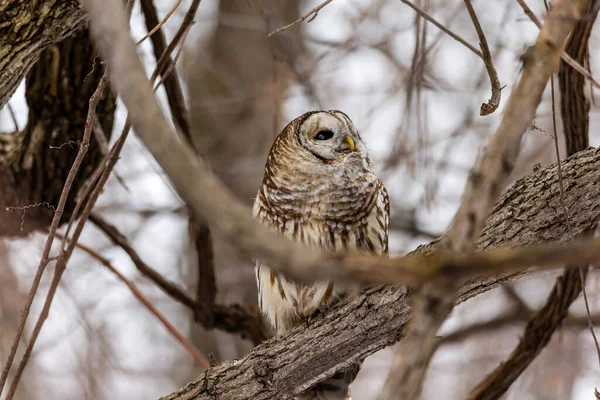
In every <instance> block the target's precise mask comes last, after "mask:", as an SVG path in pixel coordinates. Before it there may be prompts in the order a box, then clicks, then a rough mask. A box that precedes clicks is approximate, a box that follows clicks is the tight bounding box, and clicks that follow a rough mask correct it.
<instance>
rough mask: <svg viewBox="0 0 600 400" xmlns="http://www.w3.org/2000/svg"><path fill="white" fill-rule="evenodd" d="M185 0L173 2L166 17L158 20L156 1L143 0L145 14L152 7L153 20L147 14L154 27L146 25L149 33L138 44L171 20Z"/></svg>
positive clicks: (147, 18)
mask: <svg viewBox="0 0 600 400" xmlns="http://www.w3.org/2000/svg"><path fill="white" fill-rule="evenodd" d="M182 1H183V0H177V1H176V2H175V4H173V7H171V9H170V10H169V12H168V13H167V14H166V15H165V17H164V18H163V19H162V20H161V21H160V22H158V16H157V14H156V7H154V3H153V2H152V0H143V1H141V4H142V11H143V13H144V14H147V10H148V9H149V8H148V7H149V6H150V7H152V10H153V11H152V13H151V15H152V17H153V18H152V19H153V21H152V22H149V20H150V19H151V18H149V16H148V15H146V23H147V24H148V23H152V24H153V25H154V28H150V26H152V25H150V26H148V25H146V27H147V28H148V33H147V34H145V35H144V37H143V38H141V39H140V40H138V41H137V43H136V45H138V46H139V45H140V44H142V43H143V42H144V40H146V39H148V38H149V37H150V36H152V35H154V34H155V33H156V32H158V31H159V30H160V29H161V28H162V26H163V25H164V24H165V23H166V22H167V21H168V20H169V18H171V15H173V14H174V13H175V11H177V8H179V5H180V4H181V2H182ZM163 42H164V37H163ZM160 54H162V51H161V52H160Z"/></svg>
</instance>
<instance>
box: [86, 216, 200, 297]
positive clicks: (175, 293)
mask: <svg viewBox="0 0 600 400" xmlns="http://www.w3.org/2000/svg"><path fill="white" fill-rule="evenodd" d="M90 221H91V222H92V223H93V224H94V225H96V227H97V228H98V229H100V230H101V231H102V232H104V234H105V235H106V236H108V237H109V238H110V240H111V241H112V242H113V243H114V244H116V245H117V246H119V247H120V248H122V249H123V250H124V251H125V253H127V255H128V256H129V258H131V261H132V262H133V264H134V265H135V267H136V268H137V270H138V271H140V272H141V273H142V274H144V275H145V276H146V277H147V278H148V279H150V280H151V281H152V282H154V283H155V284H156V285H157V286H158V287H160V288H161V289H162V290H163V291H164V292H165V293H166V294H167V295H169V296H170V297H172V298H173V299H175V300H177V301H178V302H180V303H181V304H184V305H186V306H188V307H190V308H193V307H194V299H193V298H192V297H191V296H189V295H188V294H187V293H185V291H184V290H183V289H182V288H180V287H179V286H177V284H175V283H174V282H171V281H169V280H167V279H165V278H164V277H163V276H162V275H161V274H160V273H159V272H158V271H156V270H155V269H154V268H152V267H151V266H149V265H148V264H146V263H145V262H144V260H142V258H141V257H140V256H139V254H138V253H137V252H136V251H135V249H134V248H133V247H131V245H130V244H129V240H127V238H126V237H125V235H123V234H122V233H121V232H119V230H118V229H117V228H116V227H115V226H114V225H112V224H111V223H109V222H108V221H106V220H105V219H104V218H103V217H102V216H101V215H99V214H96V213H92V214H91V215H90Z"/></svg>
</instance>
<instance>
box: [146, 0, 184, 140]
mask: <svg viewBox="0 0 600 400" xmlns="http://www.w3.org/2000/svg"><path fill="white" fill-rule="evenodd" d="M140 5H141V7H142V12H143V13H144V19H145V21H146V28H147V29H150V27H152V26H155V25H158V24H159V22H158V15H157V14H156V7H155V6H154V2H153V0H141V1H140ZM191 12H194V13H195V11H194V10H191ZM189 13H190V11H188V14H189ZM192 17H193V16H192ZM192 21H193V19H192ZM187 25H188V23H186V24H185V26H184V28H183V29H184V30H185V31H187ZM180 29H181V28H180ZM151 40H152V49H153V51H154V58H155V59H156V61H157V63H158V61H159V60H160V59H161V58H162V57H165V58H166V59H167V64H171V63H172V62H173V61H172V60H171V56H170V54H171V52H169V51H167V44H166V39H165V35H164V34H163V32H162V29H159V30H158V32H157V33H156V34H155V35H153V36H152V37H151ZM164 54H167V55H166V56H163V55H164ZM163 71H164V69H163ZM162 75H166V74H162ZM164 87H165V93H166V94H167V101H168V103H169V108H170V110H171V115H172V117H173V122H174V123H175V126H176V127H177V129H178V130H179V131H180V132H181V133H182V134H183V136H184V137H185V138H186V140H187V141H188V142H189V143H190V144H192V138H191V130H190V122H189V113H188V110H187V108H186V107H185V101H184V98H183V91H182V90H181V86H180V84H179V78H178V76H177V71H173V72H172V73H171V74H169V77H168V78H167V79H166V80H165V82H164Z"/></svg>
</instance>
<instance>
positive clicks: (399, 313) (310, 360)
mask: <svg viewBox="0 0 600 400" xmlns="http://www.w3.org/2000/svg"><path fill="white" fill-rule="evenodd" d="M562 168H563V171H562V172H563V179H564V181H563V182H564V185H565V203H566V206H567V208H568V209H569V211H570V223H571V225H572V228H573V233H574V235H578V234H579V233H581V232H583V231H585V230H587V229H589V228H591V227H592V226H593V225H594V224H595V223H596V221H597V220H598V218H600V200H599V199H600V149H593V148H591V149H588V150H585V151H583V152H580V153H578V154H576V155H574V156H572V157H570V158H568V159H567V160H565V161H564V162H563V164H562ZM568 238H569V233H568V230H567V227H566V226H565V224H564V217H563V215H562V212H561V209H560V200H559V186H558V177H557V171H556V166H555V165H551V166H548V167H545V168H539V169H536V171H534V172H533V173H532V174H530V175H528V176H526V177H524V178H523V179H520V180H519V181H517V182H516V183H515V184H514V185H513V187H512V188H511V189H510V190H509V191H508V192H507V193H506V194H505V195H504V196H503V197H502V199H501V200H500V201H499V202H498V204H497V205H496V206H495V207H494V210H493V212H492V215H491V216H490V218H488V220H487V222H486V225H485V229H484V231H483V234H482V236H481V237H480V238H479V240H478V241H477V250H478V251H483V250H491V249H494V248H498V247H501V246H508V247H514V246H530V245H536V244H540V243H544V242H564V241H566V240H568ZM434 245H435V242H433V243H430V244H428V245H424V246H420V247H419V248H417V249H416V250H415V251H414V252H413V254H420V255H426V254H430V253H431V252H432V251H433V250H434ZM526 273H527V271H520V272H515V273H511V274H504V275H502V276H492V277H486V278H481V279H472V280H470V281H469V282H466V283H464V284H463V285H462V286H461V289H460V291H459V293H458V296H457V300H456V303H457V304H458V303H461V302H463V301H465V300H467V299H469V298H472V297H475V296H477V295H479V294H481V293H483V292H486V291H488V290H490V289H492V288H494V287H496V286H498V285H499V284H501V283H503V282H507V281H510V280H514V279H517V278H519V277H521V276H523V275H524V274H526ZM409 297H410V296H409V291H408V290H407V289H397V288H391V287H384V288H372V289H368V290H367V291H365V292H364V293H362V294H361V295H360V296H358V297H357V298H355V299H353V300H352V301H351V302H349V303H345V304H341V305H340V306H339V307H337V308H336V309H335V310H332V312H330V313H329V314H327V315H326V316H325V317H324V318H323V319H321V320H319V321H317V322H316V323H315V324H314V325H311V326H310V327H309V328H305V327H304V326H300V327H298V328H296V329H295V330H294V331H292V332H290V333H289V334H286V335H283V336H278V337H276V338H274V339H271V340H269V341H267V342H265V343H263V344H261V345H259V346H257V347H256V348H255V349H254V350H252V352H251V353H250V354H248V355H247V356H246V357H244V358H242V359H240V360H234V361H229V362H226V363H223V364H221V365H219V366H217V367H214V368H211V369H209V370H207V371H204V372H203V373H202V375H200V376H199V377H198V378H197V379H196V380H195V381H193V382H192V383H190V384H188V385H187V386H186V387H184V388H182V389H180V390H179V391H177V392H175V393H172V394H170V395H168V396H166V397H163V400H184V399H186V400H188V399H195V400H200V399H207V400H208V399H220V400H234V399H236V400H237V399H257V400H258V399H287V398H291V397H293V396H294V395H296V394H299V393H301V392H302V391H304V390H305V389H307V388H309V387H310V386H312V385H314V384H316V383H317V382H320V381H322V380H324V379H326V378H328V377H330V376H332V375H333V374H335V373H336V372H338V371H341V370H343V369H344V368H346V367H348V366H349V365H351V364H353V363H355V362H356V361H357V360H361V359H364V358H365V357H367V356H369V355H370V354H373V353H374V352H376V351H377V350H380V349H383V348H384V347H387V346H390V345H392V344H394V343H396V342H397V341H398V340H400V339H402V337H403V332H404V329H405V328H406V325H407V323H408V322H409V321H410V318H411V309H410V305H409V301H410V299H409Z"/></svg>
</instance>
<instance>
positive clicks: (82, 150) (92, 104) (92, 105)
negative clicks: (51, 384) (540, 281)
mask: <svg viewBox="0 0 600 400" xmlns="http://www.w3.org/2000/svg"><path fill="white" fill-rule="evenodd" d="M107 83H108V73H107V72H106V71H105V72H104V75H102V78H101V79H100V82H98V86H97V88H96V91H95V92H94V93H93V94H92V96H91V97H90V101H89V108H88V115H87V118H86V121H85V128H84V131H83V139H82V141H81V145H80V146H79V151H78V152H77V156H76V157H75V160H74V161H73V165H72V166H71V169H70V170H69V174H68V175H67V179H66V181H65V185H64V186H63V189H62V192H61V194H60V198H59V200H58V205H57V206H56V211H55V213H54V217H53V218H52V223H51V224H50V229H49V233H48V237H47V239H46V244H45V245H44V250H43V251H42V258H41V260H40V264H39V266H38V269H37V271H36V273H35V276H34V278H33V282H32V283H31V289H30V290H29V295H28V297H27V301H26V302H25V306H24V307H23V310H22V311H21V319H20V321H19V326H18V327H17V332H16V334H15V336H14V338H13V342H12V345H11V348H10V353H9V355H8V358H7V359H6V362H5V363H4V367H3V369H2V375H1V376H0V394H2V390H3V389H4V385H5V384H6V379H7V377H8V372H9V370H10V368H11V366H12V363H13V361H14V358H15V354H16V352H17V348H18V347H19V343H20V341H21V337H22V335H23V330H24V329H25V323H26V322H27V317H28V316H29V312H30V310H31V304H32V303H33V299H34V298H35V295H36V293H37V290H38V287H39V285H40V281H41V279H42V275H43V274H44V271H45V269H46V266H47V265H48V263H49V261H50V259H49V255H50V250H51V249H52V243H53V242H54V238H55V235H56V230H57V229H58V225H59V224H60V220H61V218H62V215H63V212H64V210H65V204H66V202H67V198H68V196H69V192H70V191H71V187H72V186H73V181H74V180H75V176H76V175H77V172H78V171H79V167H80V166H81V163H82V162H83V158H84V157H85V154H86V153H87V150H88V147H89V140H90V137H91V134H92V127H93V123H94V117H95V113H96V106H97V105H98V102H99V101H100V98H101V97H102V93H103V92H104V89H105V88H106V85H107ZM59 261H60V260H59ZM10 397H11V396H10V393H9V395H8V397H7V399H9V398H10Z"/></svg>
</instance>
